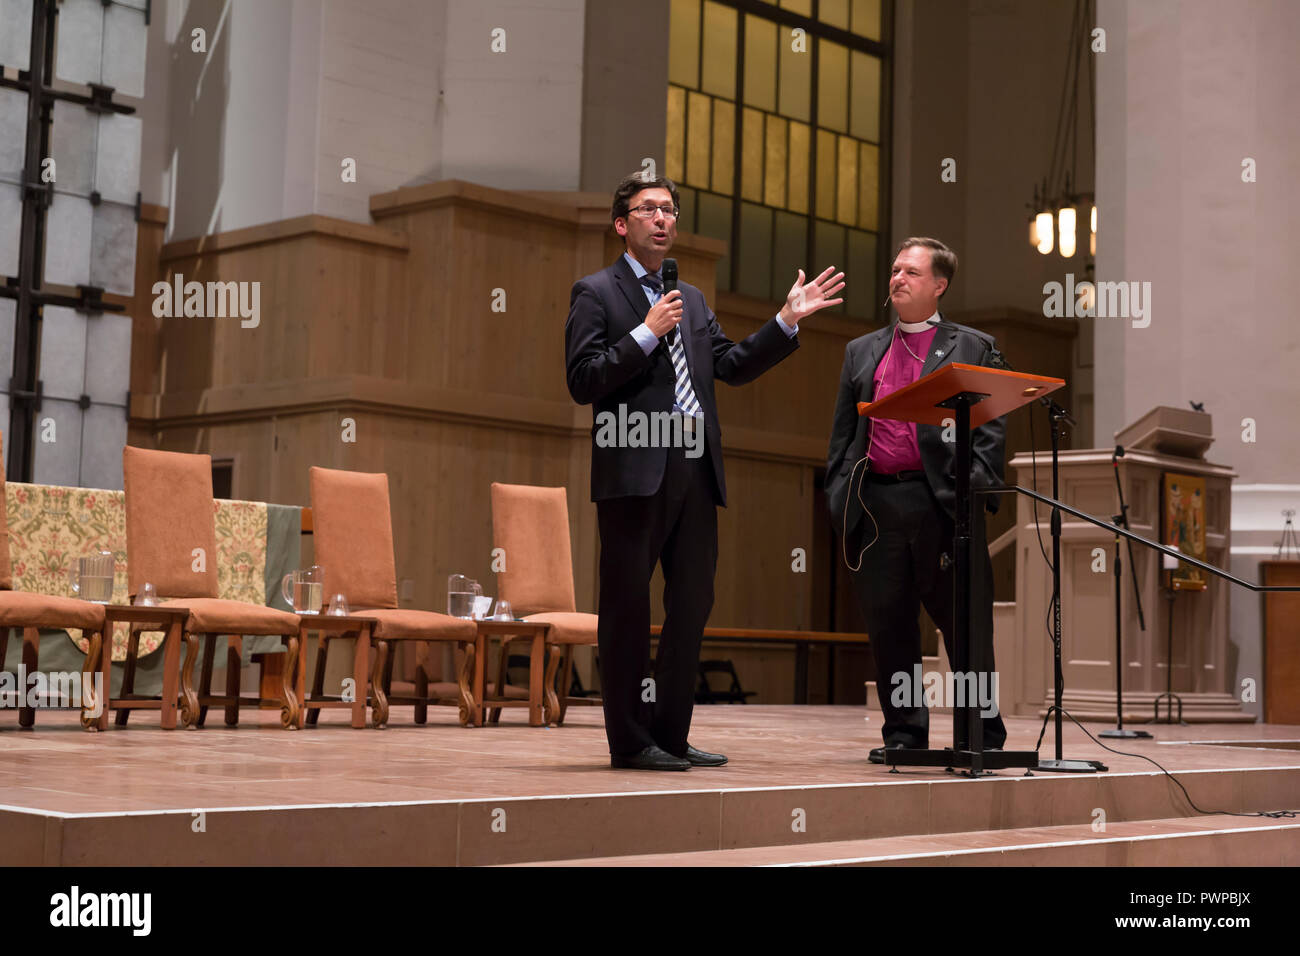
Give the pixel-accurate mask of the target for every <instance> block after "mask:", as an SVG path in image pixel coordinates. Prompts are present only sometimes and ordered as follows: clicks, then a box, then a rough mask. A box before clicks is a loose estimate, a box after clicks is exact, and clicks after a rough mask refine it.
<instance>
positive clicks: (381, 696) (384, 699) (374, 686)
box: [370, 641, 388, 730]
mask: <svg viewBox="0 0 1300 956" xmlns="http://www.w3.org/2000/svg"><path fill="white" fill-rule="evenodd" d="M387 658H388V642H387V641H375V667H374V673H372V674H371V676H370V685H371V692H372V693H373V694H374V697H375V701H374V703H373V704H372V705H371V707H370V720H371V723H373V724H374V725H375V729H376V730H382V729H383V728H384V727H386V726H388V695H387V694H385V693H384V668H385V666H386V664H387Z"/></svg>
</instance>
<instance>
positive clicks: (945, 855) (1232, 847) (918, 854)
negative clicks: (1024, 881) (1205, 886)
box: [512, 816, 1300, 866]
mask: <svg viewBox="0 0 1300 956" xmlns="http://www.w3.org/2000/svg"><path fill="white" fill-rule="evenodd" d="M1297 864H1300V822H1297V821H1296V820H1295V819H1276V820H1275V819H1270V818H1263V817H1225V816H1197V817H1176V818H1172V819H1165V820H1144V821H1139V822H1133V823H1112V824H1109V825H1108V826H1107V827H1106V830H1105V831H1104V832H1097V831H1094V830H1093V829H1092V826H1091V825H1086V824H1085V825H1073V826H1056V827H1030V828H1024V829H1015V830H981V831H972V832H967V833H946V834H932V835H922V836H903V837H883V838H879V839H875V840H844V841H838V842H832V843H810V844H804V845H801V846H768V847H746V848H743V849H734V850H703V851H697V852H694V853H651V854H638V855H632V856H612V857H593V858H588V859H578V860H551V861H540V862H536V863H521V864H512V865H516V866H909V865H920V866H1174V865H1177V866H1198V865H1200V866H1296V865H1297Z"/></svg>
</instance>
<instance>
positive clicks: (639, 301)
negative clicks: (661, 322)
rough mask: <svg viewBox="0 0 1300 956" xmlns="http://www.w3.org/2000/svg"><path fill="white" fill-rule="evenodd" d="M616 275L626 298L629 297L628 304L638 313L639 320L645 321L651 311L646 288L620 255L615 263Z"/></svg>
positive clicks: (637, 318)
mask: <svg viewBox="0 0 1300 956" xmlns="http://www.w3.org/2000/svg"><path fill="white" fill-rule="evenodd" d="M614 276H615V278H616V279H617V280H618V287H619V289H620V290H621V291H622V293H623V296H624V298H626V299H627V304H628V305H630V306H631V307H632V311H633V312H635V313H636V320H637V322H644V321H645V317H646V313H647V312H649V311H650V303H649V301H648V300H647V299H646V297H645V290H644V289H643V288H641V282H640V280H639V279H637V277H636V273H634V272H633V271H632V267H631V266H630V265H628V264H627V260H626V259H624V258H623V257H622V256H619V257H618V261H617V262H615V263H614Z"/></svg>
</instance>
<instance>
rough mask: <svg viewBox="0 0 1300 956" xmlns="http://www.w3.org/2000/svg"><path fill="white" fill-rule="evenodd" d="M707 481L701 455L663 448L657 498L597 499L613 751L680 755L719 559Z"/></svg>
mask: <svg viewBox="0 0 1300 956" xmlns="http://www.w3.org/2000/svg"><path fill="white" fill-rule="evenodd" d="M713 487H714V482H713V466H712V465H711V464H710V463H709V456H708V454H707V453H706V454H704V455H702V456H700V457H699V458H687V457H686V456H685V452H684V450H683V449H681V448H670V449H669V450H668V465H667V468H666V469H665V473H664V480H663V483H662V484H661V485H660V486H659V490H658V491H657V492H656V493H655V494H653V495H649V496H646V497H626V498H613V499H610V500H607V501H599V502H597V503H596V515H597V519H598V521H599V526H600V607H599V612H600V624H599V627H598V630H597V638H598V641H599V645H600V689H601V697H602V698H603V700H604V706H605V734H606V736H607V737H608V738H609V752H610V753H611V754H614V755H617V756H631V755H632V754H635V753H638V752H639V751H641V750H643V749H645V748H646V747H648V746H650V745H651V744H657V745H659V746H660V747H662V748H663V749H664V750H666V751H668V752H669V753H671V754H675V755H677V756H682V755H684V754H685V753H686V739H687V733H688V731H689V730H690V726H691V711H692V710H693V709H694V706H695V688H696V682H697V681H698V675H699V663H700V642H701V639H702V637H703V633H704V625H705V624H706V623H707V622H708V619H709V612H710V611H711V610H712V609H713V575H714V571H715V569H716V568H717V564H718V512H717V505H716V504H715V503H714V499H713ZM661 562H662V564H663V570H664V614H665V616H664V626H663V633H662V634H661V636H660V638H659V653H658V656H657V658H656V660H655V666H654V672H653V674H651V672H650V578H651V575H653V574H654V569H655V565H656V564H659V563H661ZM650 677H653V684H649V685H648V684H646V679H647V678H650Z"/></svg>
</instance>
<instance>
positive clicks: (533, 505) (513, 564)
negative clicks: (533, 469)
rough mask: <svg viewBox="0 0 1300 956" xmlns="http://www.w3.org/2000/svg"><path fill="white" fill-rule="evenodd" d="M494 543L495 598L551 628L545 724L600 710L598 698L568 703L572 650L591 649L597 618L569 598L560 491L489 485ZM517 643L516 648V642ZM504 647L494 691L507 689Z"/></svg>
mask: <svg viewBox="0 0 1300 956" xmlns="http://www.w3.org/2000/svg"><path fill="white" fill-rule="evenodd" d="M492 543H493V545H494V546H495V547H498V548H503V549H504V552H505V570H504V571H500V572H498V573H497V594H498V596H499V597H500V598H502V599H504V600H506V601H509V602H510V607H511V609H512V610H513V611H514V614H515V616H516V617H519V618H523V619H524V620H525V621H541V622H544V623H546V624H550V625H551V629H550V633H549V634H548V635H547V650H548V654H549V661H548V662H547V667H546V678H545V680H546V694H547V708H546V710H547V714H548V719H551V720H553V722H554V723H555V724H556V725H557V726H558V725H560V724H563V723H564V715H565V712H566V711H567V710H568V708H569V704H571V703H577V704H600V703H601V701H600V698H599V697H571V696H569V688H568V687H567V686H561V687H560V689H559V693H558V695H557V693H556V689H555V683H556V674H562V675H563V678H562V679H563V680H564V682H565V683H566V684H567V682H568V679H569V674H570V673H571V672H572V669H573V649H574V647H577V646H579V645H589V646H595V644H596V622H597V620H598V618H597V617H596V615H595V614H585V613H582V612H579V611H578V610H577V602H576V600H575V599H574V594H573V552H572V546H571V544H570V541H569V504H568V498H567V492H566V491H565V489H563V488H538V487H535V486H533V485H504V484H501V483H499V482H493V483H492ZM516 643H518V642H516ZM509 657H510V652H509V648H508V647H502V648H501V664H502V666H501V668H500V669H499V673H498V677H497V686H498V687H504V686H505V683H506V675H505V671H506V666H505V665H506V664H507V663H508V662H509Z"/></svg>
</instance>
